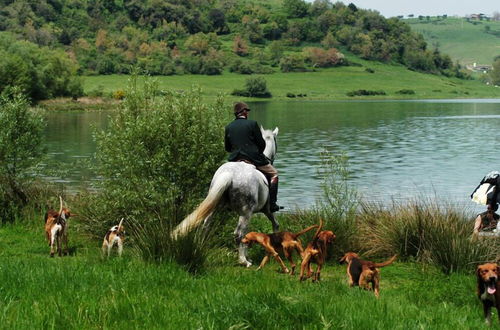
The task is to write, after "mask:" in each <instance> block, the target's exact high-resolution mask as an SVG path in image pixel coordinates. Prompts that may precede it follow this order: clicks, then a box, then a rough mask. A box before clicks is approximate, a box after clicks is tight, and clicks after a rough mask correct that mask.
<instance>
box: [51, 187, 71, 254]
mask: <svg viewBox="0 0 500 330" xmlns="http://www.w3.org/2000/svg"><path fill="white" fill-rule="evenodd" d="M59 202H60V207H59V212H56V211H55V210H48V211H47V213H45V235H46V237H47V240H48V242H49V246H50V256H51V257H53V256H54V252H55V251H54V244H56V245H57V252H58V254H59V256H60V257H61V256H62V246H61V245H62V244H64V245H65V252H64V254H68V226H67V221H68V218H69V217H70V215H71V213H70V212H69V210H68V209H67V208H63V200H62V197H61V196H59Z"/></svg>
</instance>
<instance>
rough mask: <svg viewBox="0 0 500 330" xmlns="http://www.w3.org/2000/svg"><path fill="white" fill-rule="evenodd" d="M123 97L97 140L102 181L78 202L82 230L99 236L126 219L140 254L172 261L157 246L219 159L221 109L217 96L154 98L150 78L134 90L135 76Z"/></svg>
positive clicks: (170, 251)
mask: <svg viewBox="0 0 500 330" xmlns="http://www.w3.org/2000/svg"><path fill="white" fill-rule="evenodd" d="M162 94H163V95H162ZM126 95H127V97H126V98H125V100H124V102H123V103H122V105H121V109H120V110H119V113H118V114H117V116H116V117H115V118H114V119H112V120H111V123H110V126H109V128H108V129H107V130H106V131H102V132H97V134H96V141H97V153H96V156H97V166H96V170H97V171H98V173H99V174H100V175H101V176H102V180H101V181H100V189H99V192H98V193H97V194H95V195H87V196H84V198H82V201H81V203H80V208H79V210H78V212H79V213H80V214H81V219H83V221H82V226H83V227H84V228H85V229H86V230H87V231H88V232H90V233H91V234H96V235H99V236H100V235H101V233H102V232H103V231H105V230H106V229H107V228H109V226H111V225H112V224H116V222H117V220H119V218H120V217H125V219H126V220H125V222H126V223H128V225H129V226H132V227H133V228H136V229H137V230H136V231H134V233H133V234H134V237H133V238H132V240H133V241H135V242H136V243H137V244H138V245H137V246H138V248H139V250H141V251H142V252H143V253H144V254H148V253H153V256H152V257H151V259H154V260H166V259H176V258H177V257H176V256H175V255H174V254H175V253H177V252H175V251H177V250H175V249H174V247H173V245H172V244H169V243H168V242H160V241H158V240H161V239H163V238H166V237H167V236H168V235H169V234H168V233H169V229H170V228H172V227H173V226H175V225H176V224H177V223H179V222H180V221H181V220H182V219H183V218H184V217H185V216H186V215H187V214H188V213H189V212H190V211H192V208H193V207H194V205H195V204H197V203H199V201H200V198H201V197H204V195H205V193H206V190H207V189H208V186H209V183H210V180H211V178H212V175H213V173H214V172H215V170H216V168H217V167H218V166H219V165H220V163H221V162H222V160H223V158H224V156H225V151H224V147H223V140H222V139H221V132H223V127H224V124H225V119H226V112H225V111H226V109H225V107H224V104H223V102H222V99H220V98H219V99H217V101H216V102H215V103H214V104H212V105H207V104H205V103H203V102H202V100H201V92H200V91H199V90H198V89H192V90H190V91H188V92H185V93H177V92H172V91H166V92H164V93H160V92H159V90H158V88H157V87H156V82H155V81H154V80H147V82H146V83H145V85H144V87H143V88H139V87H137V83H136V78H135V77H134V78H133V79H132V81H131V83H130V86H129V87H128V88H127V90H126ZM200 160H202V161H200ZM139 228H140V230H139ZM158 231H160V232H158ZM141 237H151V238H152V239H151V240H150V241H149V243H148V242H146V241H142V243H141V241H140V240H141ZM193 244H195V243H193ZM193 249H194V250H196V251H201V250H202V249H196V248H195V247H194V246H193ZM148 251H149V252H148Z"/></svg>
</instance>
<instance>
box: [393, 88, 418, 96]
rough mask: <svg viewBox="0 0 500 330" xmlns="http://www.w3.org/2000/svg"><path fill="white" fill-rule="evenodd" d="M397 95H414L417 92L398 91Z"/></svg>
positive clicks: (410, 90)
mask: <svg viewBox="0 0 500 330" xmlns="http://www.w3.org/2000/svg"><path fill="white" fill-rule="evenodd" d="M396 94H403V95H414V94H415V91H414V90H413V89H400V90H398V91H396Z"/></svg>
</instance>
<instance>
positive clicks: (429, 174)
mask: <svg viewBox="0 0 500 330" xmlns="http://www.w3.org/2000/svg"><path fill="white" fill-rule="evenodd" d="M250 106H251V108H252V112H250V119H255V120H257V121H258V122H259V123H260V124H261V125H263V126H264V127H265V128H274V127H276V126H277V127H279V135H278V155H277V158H276V161H275V166H276V168H277V169H278V171H279V172H280V192H279V203H280V204H282V205H284V206H286V207H287V208H294V207H301V208H304V207H308V206H311V205H313V204H314V202H315V200H316V199H317V198H318V197H319V196H321V194H322V191H321V182H322V178H321V177H320V175H319V174H318V167H319V165H320V156H319V155H320V152H321V151H322V150H325V149H326V150H329V151H331V152H332V153H333V154H339V153H341V152H345V153H347V155H348V156H349V169H350V171H351V173H352V177H351V184H352V186H353V187H354V188H355V189H357V190H358V191H359V192H360V193H361V195H362V196H363V199H365V200H367V201H376V202H383V203H386V202H389V201H391V200H395V201H405V200H407V199H412V198H415V197H418V198H421V197H431V198H434V197H435V196H439V198H442V199H445V200H446V201H447V202H453V203H458V204H460V205H464V206H466V207H471V208H475V209H477V210H482V209H484V207H482V206H475V204H473V203H472V202H471V201H470V199H469V195H470V194H471V192H472V191H473V190H474V188H475V187H476V186H477V184H478V183H479V181H480V180H481V178H482V177H483V176H484V175H485V174H487V173H488V172H490V171H492V170H499V171H500V155H499V152H498V150H497V145H498V143H499V140H500V134H499V132H500V100H498V99H494V100H424V101H338V102H335V101H328V102H319V101H318V102H315V101H290V102H272V101H271V102H258V103H257V102H256V103H251V104H250ZM109 115H110V112H74V111H68V112H51V113H47V118H48V119H49V120H48V127H47V129H46V143H47V148H48V150H49V153H50V154H51V155H52V156H53V157H54V158H55V159H57V160H59V161H61V162H62V163H70V164H73V163H74V161H75V160H78V159H81V158H87V159H88V158H89V157H91V156H92V154H93V153H94V151H95V143H94V142H93V140H92V132H93V127H97V128H105V127H106V125H107V122H108V116H109ZM221 137H222V132H221ZM54 180H56V181H62V182H64V183H65V184H68V185H69V186H70V187H77V186H78V184H79V183H80V182H82V181H89V180H96V178H95V177H94V176H93V174H92V173H90V172H89V171H87V170H85V168H84V167H82V166H78V165H71V166H70V170H69V171H68V173H67V175H65V177H64V178H62V180H59V179H54ZM74 189H77V188H74Z"/></svg>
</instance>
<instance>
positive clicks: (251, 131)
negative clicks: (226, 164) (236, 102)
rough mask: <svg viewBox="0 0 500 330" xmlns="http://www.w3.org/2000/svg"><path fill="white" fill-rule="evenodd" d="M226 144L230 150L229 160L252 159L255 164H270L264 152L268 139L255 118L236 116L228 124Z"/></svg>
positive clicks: (228, 150)
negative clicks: (263, 134)
mask: <svg viewBox="0 0 500 330" xmlns="http://www.w3.org/2000/svg"><path fill="white" fill-rule="evenodd" d="M224 144H225V147H226V151H227V152H230V153H231V154H230V155H229V158H228V160H229V161H230V162H234V161H237V160H247V161H250V162H251V163H252V164H254V165H255V166H263V165H267V164H269V161H268V160H267V159H266V156H264V154H263V153H262V152H263V151H264V149H265V148H266V141H264V138H263V137H262V132H261V131H260V128H259V125H258V124H257V122H256V121H254V120H249V119H245V118H236V119H235V120H234V121H232V122H231V123H229V124H228V125H227V126H226V130H225V136H224Z"/></svg>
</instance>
